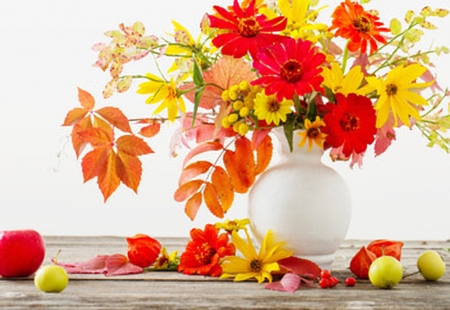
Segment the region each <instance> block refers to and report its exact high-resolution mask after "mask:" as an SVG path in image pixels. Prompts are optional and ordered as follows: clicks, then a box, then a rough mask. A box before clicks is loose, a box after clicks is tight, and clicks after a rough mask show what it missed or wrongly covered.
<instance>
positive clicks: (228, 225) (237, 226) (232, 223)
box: [214, 218, 250, 234]
mask: <svg viewBox="0 0 450 310" xmlns="http://www.w3.org/2000/svg"><path fill="white" fill-rule="evenodd" d="M248 224H250V220H249V219H248V218H245V219H242V220H226V221H225V222H218V223H216V224H215V225H214V226H215V227H216V228H220V229H223V230H225V231H226V232H228V233H230V234H231V233H232V232H233V231H239V230H241V229H244V230H245V231H247V225H248Z"/></svg>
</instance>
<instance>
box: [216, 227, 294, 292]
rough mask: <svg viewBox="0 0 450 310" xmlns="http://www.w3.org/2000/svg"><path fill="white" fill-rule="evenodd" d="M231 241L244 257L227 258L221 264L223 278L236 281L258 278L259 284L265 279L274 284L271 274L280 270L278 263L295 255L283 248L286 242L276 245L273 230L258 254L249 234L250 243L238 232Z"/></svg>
mask: <svg viewBox="0 0 450 310" xmlns="http://www.w3.org/2000/svg"><path fill="white" fill-rule="evenodd" d="M231 240H232V241H233V244H234V245H235V246H236V249H238V250H239V251H240V252H241V253H242V254H243V255H244V257H238V256H227V257H225V258H224V260H223V261H222V264H221V266H222V270H223V273H222V275H221V278H234V281H244V280H248V279H251V278H256V280H258V283H261V282H263V281H264V280H265V279H268V280H269V282H272V275H271V272H272V271H278V270H280V266H279V265H278V263H277V262H278V261H279V260H280V259H283V258H287V257H290V256H291V255H292V254H293V252H290V251H286V250H284V249H283V248H282V246H283V245H284V242H278V243H275V241H274V235H273V232H272V231H271V230H269V231H268V232H267V234H266V236H265V237H264V240H263V243H262V245H261V249H260V250H259V253H257V252H256V250H255V247H254V246H253V243H252V241H251V238H250V236H249V235H248V234H247V241H248V242H245V241H244V240H243V239H242V238H241V237H240V236H239V234H238V233H237V232H235V231H233V232H232V234H231Z"/></svg>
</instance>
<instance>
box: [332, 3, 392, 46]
mask: <svg viewBox="0 0 450 310" xmlns="http://www.w3.org/2000/svg"><path fill="white" fill-rule="evenodd" d="M332 17H333V21H332V26H331V27H330V30H334V29H337V31H336V34H335V35H336V36H340V37H343V38H346V39H349V40H350V41H349V42H348V45H347V48H348V50H349V51H351V52H356V51H357V50H361V53H365V52H366V50H367V43H368V42H369V44H370V53H373V52H375V51H376V50H377V49H378V47H377V42H376V41H378V42H381V43H383V44H386V43H387V41H386V39H385V38H384V37H383V36H382V35H381V32H388V31H390V30H389V28H384V27H382V26H383V23H381V22H379V21H378V20H379V18H378V17H377V16H375V15H372V14H370V13H368V12H366V11H365V10H364V8H363V7H362V6H361V5H360V4H358V3H356V2H351V1H350V0H345V2H342V3H341V5H340V6H338V7H336V9H335V10H334V12H333V15H332Z"/></svg>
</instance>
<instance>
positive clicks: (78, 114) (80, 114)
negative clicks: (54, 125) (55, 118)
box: [62, 108, 89, 126]
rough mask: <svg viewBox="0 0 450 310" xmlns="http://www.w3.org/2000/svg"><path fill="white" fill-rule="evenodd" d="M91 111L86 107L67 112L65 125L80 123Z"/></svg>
mask: <svg viewBox="0 0 450 310" xmlns="http://www.w3.org/2000/svg"><path fill="white" fill-rule="evenodd" d="M88 113H89V110H86V109H84V108H74V109H72V110H70V111H69V113H67V115H66V118H65V119H64V123H63V124H62V125H63V126H73V125H75V124H77V123H79V122H80V121H81V120H82V119H84V118H85V117H86V115H87V114H88Z"/></svg>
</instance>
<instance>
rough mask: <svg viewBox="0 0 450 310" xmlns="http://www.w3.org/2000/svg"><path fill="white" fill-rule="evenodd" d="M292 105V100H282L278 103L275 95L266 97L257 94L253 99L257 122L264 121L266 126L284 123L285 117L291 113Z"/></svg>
mask: <svg viewBox="0 0 450 310" xmlns="http://www.w3.org/2000/svg"><path fill="white" fill-rule="evenodd" d="M293 105H294V102H293V101H292V100H283V101H282V102H279V101H278V100H277V99H276V95H271V96H267V95H265V94H263V93H258V94H257V95H256V98H255V106H254V108H255V115H256V116H257V117H258V119H259V120H265V121H266V122H267V124H270V123H274V124H275V125H277V126H278V124H280V120H281V121H283V122H285V121H286V115H288V114H289V113H292V109H291V107H292V106H293Z"/></svg>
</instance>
